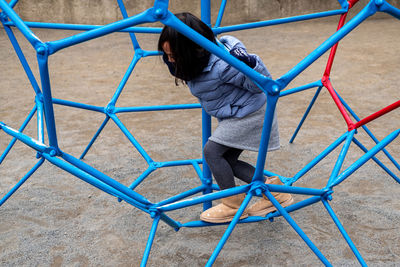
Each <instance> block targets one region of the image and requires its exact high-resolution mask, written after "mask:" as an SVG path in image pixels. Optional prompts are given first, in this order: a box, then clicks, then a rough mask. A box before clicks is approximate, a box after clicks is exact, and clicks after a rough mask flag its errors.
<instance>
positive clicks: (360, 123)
mask: <svg viewBox="0 0 400 267" xmlns="http://www.w3.org/2000/svg"><path fill="white" fill-rule="evenodd" d="M398 107H400V100H399V101H397V102H394V103H393V104H391V105H389V106H387V107H386V108H383V109H381V110H379V111H377V112H375V113H374V114H372V115H369V116H368V117H365V118H364V119H362V120H360V121H358V122H357V123H355V124H354V126H353V127H354V128H353V129H357V128H358V127H361V126H363V125H364V124H367V123H368V122H370V121H373V120H375V119H376V118H379V117H380V116H382V115H385V114H386V113H388V112H390V111H392V110H394V109H396V108H398Z"/></svg>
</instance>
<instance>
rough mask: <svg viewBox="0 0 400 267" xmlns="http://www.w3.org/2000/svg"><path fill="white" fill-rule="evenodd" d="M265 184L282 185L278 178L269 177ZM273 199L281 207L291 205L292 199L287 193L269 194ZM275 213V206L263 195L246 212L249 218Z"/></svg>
mask: <svg viewBox="0 0 400 267" xmlns="http://www.w3.org/2000/svg"><path fill="white" fill-rule="evenodd" d="M265 183H266V184H276V185H283V183H282V182H281V180H279V178H278V177H271V178H269V179H268V180H267V181H266V182H265ZM271 193H272V195H273V196H274V197H275V199H276V200H277V201H278V202H279V204H281V205H282V207H287V206H289V205H290V204H292V203H293V197H292V195H291V194H288V193H279V192H271ZM274 211H276V208H275V206H274V205H273V204H272V203H271V201H269V200H268V198H267V197H266V196H265V195H264V194H263V198H262V199H261V200H259V201H257V202H256V203H254V204H253V205H251V206H250V208H249V209H248V210H247V212H248V214H249V216H265V215H267V214H268V213H271V212H274Z"/></svg>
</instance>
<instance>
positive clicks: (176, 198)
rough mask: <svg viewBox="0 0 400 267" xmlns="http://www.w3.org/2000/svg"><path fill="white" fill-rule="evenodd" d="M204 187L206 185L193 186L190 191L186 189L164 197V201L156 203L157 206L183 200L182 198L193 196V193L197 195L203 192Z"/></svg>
mask: <svg viewBox="0 0 400 267" xmlns="http://www.w3.org/2000/svg"><path fill="white" fill-rule="evenodd" d="M204 188H205V185H201V186H198V187H195V188H192V189H190V190H188V191H185V192H183V193H180V194H178V195H175V196H173V197H170V198H167V199H164V200H163V201H160V202H158V203H156V204H155V205H156V206H157V207H159V206H164V205H167V204H170V203H173V202H176V201H179V200H182V199H184V198H187V197H189V196H193V195H195V194H197V193H200V192H203V190H204Z"/></svg>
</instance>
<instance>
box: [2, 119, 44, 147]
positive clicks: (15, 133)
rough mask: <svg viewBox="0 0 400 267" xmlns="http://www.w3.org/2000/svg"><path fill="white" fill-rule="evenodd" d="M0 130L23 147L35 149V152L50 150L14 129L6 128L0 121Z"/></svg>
mask: <svg viewBox="0 0 400 267" xmlns="http://www.w3.org/2000/svg"><path fill="white" fill-rule="evenodd" d="M0 129H1V130H3V131H4V132H5V133H6V134H8V135H11V136H12V137H15V138H17V139H18V140H19V141H21V142H22V143H24V144H25V145H27V146H29V147H31V148H33V149H35V150H36V151H39V152H45V151H49V150H51V149H50V148H49V147H48V146H46V145H45V144H43V143H42V142H40V141H38V140H35V139H33V138H32V137H30V136H27V135H26V134H23V133H21V132H19V131H17V130H15V129H13V128H11V127H9V126H7V125H6V124H4V123H3V122H1V121H0Z"/></svg>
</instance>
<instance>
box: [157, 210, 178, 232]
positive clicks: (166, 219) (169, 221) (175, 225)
mask: <svg viewBox="0 0 400 267" xmlns="http://www.w3.org/2000/svg"><path fill="white" fill-rule="evenodd" d="M151 213H152V212H151V211H150V215H151ZM160 219H161V220H162V221H163V222H165V223H166V224H168V225H169V226H171V227H172V228H174V230H175V231H178V230H179V229H180V228H181V227H182V224H181V223H179V222H177V221H175V220H173V219H172V218H170V217H168V216H167V215H165V214H164V213H160Z"/></svg>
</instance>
